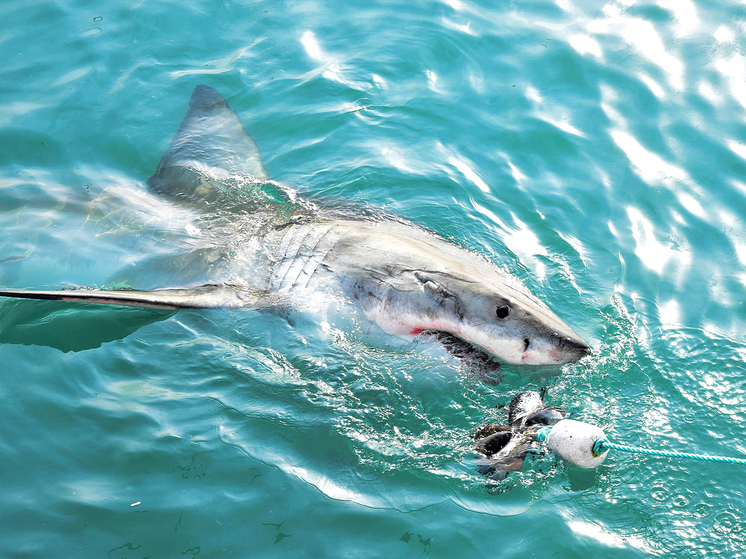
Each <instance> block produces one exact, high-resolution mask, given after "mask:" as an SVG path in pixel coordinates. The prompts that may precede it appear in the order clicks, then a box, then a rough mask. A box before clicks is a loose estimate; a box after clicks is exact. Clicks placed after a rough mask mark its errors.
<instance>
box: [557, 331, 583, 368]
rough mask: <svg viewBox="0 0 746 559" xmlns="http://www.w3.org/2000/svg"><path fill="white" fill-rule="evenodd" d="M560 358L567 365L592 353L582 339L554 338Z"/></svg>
mask: <svg viewBox="0 0 746 559" xmlns="http://www.w3.org/2000/svg"><path fill="white" fill-rule="evenodd" d="M552 342H553V343H554V345H555V347H556V349H557V353H558V354H559V355H558V356H559V357H560V359H561V360H562V361H563V362H565V363H573V362H575V361H578V360H579V359H582V358H583V357H585V356H586V355H589V354H590V353H591V348H590V346H589V345H588V344H586V343H585V342H584V341H583V340H581V339H580V338H574V337H571V336H560V335H555V336H552Z"/></svg>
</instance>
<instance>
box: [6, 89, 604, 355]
mask: <svg viewBox="0 0 746 559" xmlns="http://www.w3.org/2000/svg"><path fill="white" fill-rule="evenodd" d="M148 184H149V185H150V187H151V189H152V190H153V191H155V192H157V193H159V194H161V195H163V196H166V197H169V198H171V199H172V200H174V201H176V202H183V203H185V204H189V205H191V206H193V207H196V208H198V209H200V210H202V211H204V212H206V213H209V212H222V214H224V215H227V216H229V218H230V220H232V221H233V222H235V227H236V229H237V230H241V231H243V232H244V236H243V237H242V240H243V242H242V243H241V244H240V246H238V247H235V248H236V250H234V251H233V252H232V254H233V256H232V257H231V258H232V260H231V262H230V263H229V264H228V265H229V266H230V268H231V270H232V271H233V272H234V274H233V276H234V277H235V276H240V277H241V278H244V279H242V280H241V281H238V282H233V283H230V284H229V283H214V284H207V285H200V286H196V287H179V288H164V289H156V290H150V291H136V290H97V289H65V290H60V291H31V290H24V291H20V290H2V291H0V296H4V297H16V298H30V299H52V300H60V301H75V302H86V303H100V304H108V305H131V306H139V307H152V308H163V309H180V308H225V307H229V308H230V307H246V308H272V307H276V306H281V305H288V304H290V305H301V306H302V305H303V301H306V302H307V301H311V300H313V301H316V303H318V300H319V294H320V295H321V298H322V299H323V298H324V297H325V296H326V295H328V294H335V295H337V294H340V295H344V296H346V297H347V298H348V299H349V300H350V301H352V302H354V303H356V304H357V305H358V306H359V308H360V309H361V311H362V312H363V313H364V315H365V316H366V317H367V318H368V319H369V320H370V321H371V322H372V323H374V324H376V325H377V326H378V327H380V328H381V329H382V330H383V331H384V332H386V333H388V334H393V335H396V336H401V337H404V338H412V337H415V336H417V335H420V334H423V333H432V334H436V335H437V336H438V339H441V340H448V342H445V341H444V345H446V347H447V348H449V349H450V350H451V351H452V352H453V353H454V354H456V355H457V356H459V357H461V358H462V359H465V360H467V361H468V356H469V355H471V357H472V359H473V358H474V355H476V356H477V359H478V360H482V361H484V360H493V359H494V358H496V359H497V360H498V361H501V362H505V363H510V364H519V365H559V364H563V363H568V362H574V361H577V360H578V359H580V358H582V357H583V356H585V355H587V354H588V353H589V352H590V349H589V347H588V345H587V344H586V343H585V342H583V340H582V339H581V338H580V337H579V336H578V335H577V334H576V333H575V332H574V331H573V330H572V329H571V328H570V327H569V326H568V325H567V324H565V323H564V322H563V321H562V320H561V319H560V318H558V317H557V316H556V315H555V314H554V313H553V312H552V311H551V310H550V309H549V308H548V307H547V306H546V305H545V304H543V303H542V302H541V301H539V300H538V299H537V298H535V297H534V296H533V295H531V294H530V293H529V292H528V291H527V290H526V289H525V288H524V287H523V286H522V285H521V284H520V283H519V282H518V281H517V280H516V279H515V278H513V277H511V276H510V275H508V274H507V273H505V272H504V271H502V270H501V269H500V268H498V267H497V266H495V265H493V264H491V263H489V262H487V261H486V260H485V259H483V258H481V257H479V256H477V255H476V254H474V253H472V252H470V251H468V250H465V249H463V248H461V247H459V246H457V245H454V244H452V243H449V242H447V241H445V240H444V239H442V238H440V237H438V236H437V235H435V234H432V233H430V232H428V231H425V230H423V229H421V228H419V227H417V226H415V225H414V224H410V223H406V222H404V221H401V220H397V219H394V218H390V219H389V218H381V217H367V218H366V217H364V216H360V215H357V216H355V215H352V214H351V213H350V212H344V211H341V210H334V209H322V208H318V207H316V206H315V205H313V204H310V203H308V202H304V201H303V200H299V199H298V198H297V197H296V196H295V194H294V192H293V191H292V190H290V189H288V188H286V187H283V186H282V185H279V184H278V183H275V182H273V181H271V180H269V178H268V177H267V173H266V171H265V170H264V168H263V166H262V162H261V158H260V156H259V151H258V149H257V147H256V145H255V143H254V141H253V140H252V139H251V138H250V137H249V135H248V134H247V133H246V132H245V130H244V128H243V126H242V125H241V122H240V121H239V118H238V115H237V114H236V113H235V112H234V111H232V110H231V109H230V107H229V106H228V104H227V103H226V101H225V100H224V99H223V98H222V97H221V96H220V94H219V93H218V92H217V91H215V90H214V89H212V88H210V87H207V86H204V85H200V86H197V87H196V88H195V90H194V93H193V94H192V97H191V100H190V105H189V111H188V113H187V115H186V117H185V118H184V121H183V122H182V124H181V127H180V128H179V130H178V132H177V133H176V135H175V136H174V138H173V140H172V141H171V144H170V146H169V149H168V150H167V151H166V153H165V154H164V155H163V157H162V158H161V161H160V163H159V165H158V169H157V171H156V173H155V175H154V176H153V177H151V179H150V180H149V183H148ZM454 348H458V349H454Z"/></svg>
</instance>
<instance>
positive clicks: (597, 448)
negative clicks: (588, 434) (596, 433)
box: [592, 439, 746, 464]
mask: <svg viewBox="0 0 746 559" xmlns="http://www.w3.org/2000/svg"><path fill="white" fill-rule="evenodd" d="M610 449H614V450H621V451H622V452H634V453H636V454H647V455H650V456H667V457H669V458H686V459H689V460H704V461H706V462H724V463H726V464H746V458H729V457H728V456H706V455H704V454H690V453H688V452H672V451H670V450H652V449H649V448H639V447H636V446H627V445H623V444H616V443H610V442H609V441H607V440H606V439H598V440H597V441H596V442H595V444H594V445H593V451H592V452H593V456H600V455H601V454H603V453H604V452H606V451H607V450H610Z"/></svg>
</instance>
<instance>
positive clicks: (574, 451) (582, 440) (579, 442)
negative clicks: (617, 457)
mask: <svg viewBox="0 0 746 559" xmlns="http://www.w3.org/2000/svg"><path fill="white" fill-rule="evenodd" d="M599 439H606V433H604V431H603V429H601V428H600V427H596V426H595V425H590V424H589V423H583V422H582V421H575V420H574V419H563V420H562V421H558V422H557V423H556V424H555V425H553V426H552V430H551V431H549V435H548V436H547V438H546V443H547V446H548V447H549V448H550V449H552V451H553V452H554V453H555V454H557V456H559V457H560V458H562V459H563V460H567V461H568V462H570V463H572V464H575V465H576V466H580V467H581V468H595V467H597V466H600V465H601V463H602V462H603V461H604V460H606V455H607V454H608V453H609V451H608V450H607V451H606V452H603V453H601V454H599V455H598V456H595V455H594V454H593V445H594V444H595V443H596V441H597V440H599Z"/></svg>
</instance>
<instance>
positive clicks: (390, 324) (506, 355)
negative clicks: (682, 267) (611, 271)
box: [349, 227, 590, 365]
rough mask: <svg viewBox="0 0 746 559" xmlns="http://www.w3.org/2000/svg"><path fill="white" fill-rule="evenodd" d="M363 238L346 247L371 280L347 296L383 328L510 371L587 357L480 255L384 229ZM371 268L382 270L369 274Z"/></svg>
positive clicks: (575, 338)
mask: <svg viewBox="0 0 746 559" xmlns="http://www.w3.org/2000/svg"><path fill="white" fill-rule="evenodd" d="M379 229H380V227H379ZM369 239H370V236H368V240H366V239H364V238H363V237H362V236H359V237H358V238H354V239H352V240H351V241H350V243H349V244H350V245H354V249H350V250H352V251H353V257H354V258H356V259H357V260H358V261H363V262H366V268H365V273H367V274H368V275H369V277H372V278H373V279H374V281H372V282H358V283H357V284H356V285H357V291H356V293H353V296H354V297H355V298H356V299H357V300H358V301H359V302H361V304H362V306H363V308H364V309H365V310H366V314H367V316H368V317H369V318H370V319H371V320H373V321H374V322H376V323H377V324H378V325H379V326H381V328H382V329H383V330H385V331H387V332H389V333H391V334H397V335H400V336H407V335H409V336H416V335H418V334H421V333H435V334H438V338H439V339H440V340H441V341H445V342H444V343H445V345H446V347H449V346H450V347H449V349H450V348H452V347H453V346H454V345H458V346H459V349H458V352H460V353H462V354H463V353H465V352H468V349H464V348H465V347H466V348H468V347H472V348H473V349H474V350H476V351H479V350H481V351H483V352H485V353H486V354H488V355H489V356H492V357H494V358H496V359H497V360H498V361H501V362H503V363H509V364H514V365H560V364H563V363H571V362H574V361H577V360H579V359H580V358H582V357H584V356H586V355H588V354H589V353H590V348H589V346H588V345H587V344H586V343H585V342H584V341H583V340H582V339H581V338H580V336H579V335H578V334H576V333H575V332H574V331H573V330H572V328H570V326H568V325H567V324H565V323H564V322H563V321H562V320H561V319H560V318H559V317H558V316H557V315H555V314H554V313H553V312H552V311H551V310H550V309H549V307H547V306H546V305H545V304H544V303H542V302H541V301H540V300H539V299H537V298H536V297H534V296H533V295H532V294H531V293H530V292H529V291H528V290H527V289H526V288H525V287H523V286H522V285H521V284H520V283H519V282H518V281H517V280H516V279H515V278H513V277H512V276H510V275H508V274H507V273H505V272H504V271H502V270H501V269H500V268H498V267H497V266H494V265H493V264H491V263H489V262H487V261H486V260H484V259H483V258H481V257H480V256H477V255H476V254H474V253H472V252H470V251H467V250H464V249H462V248H460V247H458V246H456V245H453V244H452V243H448V242H446V241H444V240H442V239H440V238H439V237H436V236H428V235H427V234H425V233H421V232H418V233H417V234H415V235H412V234H409V235H407V236H406V237H405V236H404V235H401V234H398V233H397V232H394V231H392V230H391V229H390V230H389V231H388V233H384V232H383V231H379V232H378V235H377V239H378V240H377V241H376V242H375V243H372V242H371V241H370V240H369ZM377 252H378V253H380V257H377V255H376V253H377ZM376 262H385V263H386V264H385V265H378V266H377V267H375V268H374V269H372V267H373V266H376V264H375V263H376ZM362 275H363V272H360V276H362ZM457 355H458V353H457Z"/></svg>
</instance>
